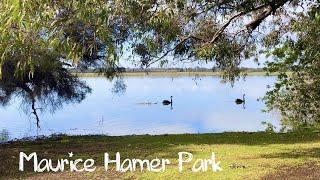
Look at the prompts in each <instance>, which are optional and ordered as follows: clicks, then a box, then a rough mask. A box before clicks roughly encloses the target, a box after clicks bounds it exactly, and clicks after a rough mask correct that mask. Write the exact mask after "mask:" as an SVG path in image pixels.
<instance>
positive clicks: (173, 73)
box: [73, 71, 274, 77]
mask: <svg viewBox="0 0 320 180" xmlns="http://www.w3.org/2000/svg"><path fill="white" fill-rule="evenodd" d="M73 74H75V75H77V76H79V77H99V76H103V74H99V73H73ZM244 74H246V75H248V76H265V75H266V72H263V71H259V72H246V73H244ZM122 75H123V76H125V77H126V76H128V77H130V76H132V77H136V76H137V77H139V76H151V77H152V76H155V77H157V76H161V77H179V76H202V77H203V76H220V75H221V72H210V71H205V72H196V71H195V72H178V71H167V72H124V73H122ZM273 75H274V74H273Z"/></svg>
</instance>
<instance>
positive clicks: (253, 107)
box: [0, 76, 279, 138]
mask: <svg viewBox="0 0 320 180" xmlns="http://www.w3.org/2000/svg"><path fill="white" fill-rule="evenodd" d="M82 80H83V81H85V82H86V83H87V84H88V85H89V86H90V87H92V93H91V94H90V95H88V97H87V98H86V99H84V100H83V101H82V102H81V103H79V104H66V105H65V106H64V108H62V109H59V110H57V111H56V112H55V113H54V114H50V113H47V112H42V113H41V117H42V119H43V120H42V121H41V129H40V131H39V134H40V135H49V134H52V133H66V134H73V135H79V134H107V135H128V134H166V133H169V134H173V133H206V132H223V131H260V130H264V129H265V127H264V126H263V125H262V122H263V121H267V122H271V123H272V124H274V125H275V126H276V127H279V121H278V117H277V116H276V115H273V114H267V113H263V112H262V111H261V110H262V109H263V108H264V104H263V102H258V101H257V99H258V98H259V97H262V96H263V95H264V93H265V91H266V86H267V85H268V84H273V82H274V80H275V78H273V77H259V76H257V77H248V78H247V80H246V81H240V82H237V83H236V84H234V87H233V88H232V87H231V86H230V85H227V84H221V83H220V79H219V78H218V77H201V80H199V79H198V80H197V83H195V82H194V80H193V79H192V77H177V78H174V81H172V77H125V78H123V79H121V80H120V81H121V82H120V83H117V80H116V79H115V80H113V81H112V82H110V81H108V80H107V79H105V78H100V77H99V78H84V79H82ZM115 84H119V86H118V85H117V87H124V86H123V85H120V84H125V85H126V86H125V91H120V92H125V93H122V95H120V96H119V95H116V94H114V92H112V91H110V90H111V89H112V88H113V87H114V85H115ZM120 89H122V88H120ZM244 93H245V94H246V104H245V107H246V109H243V107H242V106H241V105H237V104H236V103H235V99H236V98H239V97H242V95H243V94H244ZM170 96H173V109H172V110H171V109H170V108H169V107H168V106H163V105H162V101H163V100H165V99H167V100H168V98H169V97H170ZM17 104H18V103H17V102H13V103H12V104H11V105H10V106H7V107H6V108H4V109H3V108H0V114H1V121H0V128H6V129H7V130H8V131H9V132H10V134H11V136H10V138H16V137H18V138H21V137H24V136H26V135H29V136H31V135H35V133H36V131H35V128H34V126H30V125H29V121H28V120H26V119H27V118H26V116H25V115H24V114H23V113H21V114H19V106H18V105H17ZM26 126H27V127H28V128H26Z"/></svg>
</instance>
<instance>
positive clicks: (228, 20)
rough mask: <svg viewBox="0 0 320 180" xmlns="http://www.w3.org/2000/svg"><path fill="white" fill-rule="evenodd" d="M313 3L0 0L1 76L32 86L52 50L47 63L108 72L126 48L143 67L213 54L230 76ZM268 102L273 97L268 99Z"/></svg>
mask: <svg viewBox="0 0 320 180" xmlns="http://www.w3.org/2000/svg"><path fill="white" fill-rule="evenodd" d="M318 4H319V1H316V0H313V1H312V0H301V1H299V0H277V1H276V0H239V1H230V0H219V1H218V0H217V1H213V0H108V1H107V0H71V1H63V0H2V1H1V2H0V55H1V57H0V67H1V68H0V70H1V71H0V77H4V74H6V73H8V74H10V75H12V76H14V77H15V78H17V79H19V80H22V82H23V83H28V84H29V85H30V86H31V85H32V86H34V82H35V81H34V80H35V78H36V75H37V74H41V73H40V71H41V70H42V69H43V68H44V66H45V64H44V63H41V62H42V61H44V59H43V58H46V56H50V57H52V58H49V59H50V63H49V64H54V65H55V66H56V67H57V68H54V71H55V70H59V69H60V70H61V69H65V70H66V71H68V68H66V66H67V65H70V66H74V67H80V68H88V67H92V68H97V69H100V70H103V72H105V73H106V74H107V75H113V74H114V73H116V72H117V71H118V70H119V69H120V68H117V64H118V62H119V58H120V57H122V56H123V55H124V53H127V52H131V53H132V54H131V56H132V59H134V60H135V61H136V62H137V64H138V65H140V66H142V67H150V66H152V65H160V66H161V65H164V64H167V63H168V62H169V61H171V60H173V61H199V62H214V63H215V64H216V66H217V68H219V69H220V70H222V71H223V72H224V74H223V76H222V77H223V78H224V79H225V80H229V81H231V82H233V81H234V80H235V79H236V78H237V77H238V76H239V73H240V69H239V65H240V63H241V62H242V61H243V60H246V59H254V60H257V57H258V56H259V54H260V52H265V50H266V49H268V48H277V46H276V44H277V43H276V42H284V41H280V39H281V37H280V36H279V34H283V33H280V32H285V31H291V32H292V33H295V32H297V30H296V29H294V28H293V29H290V28H287V27H291V26H292V25H293V23H291V22H292V20H294V19H296V20H297V21H299V22H301V21H304V20H305V19H303V18H300V19H299V18H298V19H297V18H295V17H296V16H300V14H298V13H300V12H301V13H302V14H305V13H307V12H309V11H312V9H314V8H312V7H313V6H314V5H315V6H316V5H318ZM317 28H318V26H315V29H314V30H317ZM307 36H308V37H310V38H315V39H317V36H309V35H307ZM270 37H271V39H272V37H273V39H272V41H270ZM268 43H271V44H268ZM272 44H274V45H275V46H272ZM286 44H287V43H286ZM125 55H127V54H125ZM274 55H276V54H274ZM275 57H277V55H276V56H275ZM51 61H52V62H51ZM8 62H10V63H9V64H11V65H10V68H8V67H7V66H6V64H8ZM269 67H270V68H271V69H272V67H273V66H272V65H270V66H269ZM44 69H45V68H44ZM273 69H275V70H276V68H273ZM278 70H279V69H278ZM278 70H276V71H278ZM288 70H290V68H289V69H288ZM54 71H52V73H53V74H54V73H55V72H54ZM68 77H70V78H71V77H72V75H70V74H68ZM3 79H4V78H2V81H4V80H3ZM291 80H292V79H288V81H291ZM41 82H42V84H47V83H49V82H47V81H43V80H42V81H41ZM2 84H5V83H2ZM2 89H3V88H2ZM0 93H1V91H0ZM268 97H271V96H268ZM3 99H4V98H3ZM310 101H311V100H310ZM268 104H269V105H272V104H273V105H277V103H276V101H274V100H270V101H268ZM283 107H284V108H285V106H283ZM306 107H308V106H306ZM278 108H280V106H278ZM280 110H281V111H283V110H289V109H281V108H280ZM288 112H289V111H288ZM308 113H311V111H309V112H308ZM308 113H307V114H308Z"/></svg>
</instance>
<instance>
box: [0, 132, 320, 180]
mask: <svg viewBox="0 0 320 180" xmlns="http://www.w3.org/2000/svg"><path fill="white" fill-rule="evenodd" d="M21 151H22V152H25V153H27V154H28V153H31V152H37V154H38V157H39V158H46V159H53V160H56V159H58V158H68V152H73V153H74V154H75V156H74V158H82V159H87V158H93V159H94V160H95V165H96V166H98V167H99V168H98V169H97V170H96V171H95V172H94V173H70V172H64V173H41V174H40V173H38V174H35V173H33V172H32V171H31V166H32V163H28V167H27V170H26V171H25V172H23V173H22V172H19V171H18V163H19V152H21ZM182 151H186V152H190V153H192V154H193V155H194V159H197V158H209V157H210V155H211V153H212V152H215V154H216V158H217V160H218V161H221V166H222V168H223V171H221V172H212V171H207V172H199V173H194V172H191V166H192V163H190V164H187V165H186V166H185V170H184V171H183V172H182V173H179V171H178V165H177V164H178V161H177V159H178V152H182ZM105 152H108V153H109V154H110V155H111V158H115V153H116V152H120V153H121V159H122V160H123V159H124V158H130V159H132V158H139V159H154V158H166V159H170V161H171V165H169V166H168V167H167V169H166V171H165V172H161V173H153V172H142V173H141V172H134V173H119V172H115V171H110V172H108V173H107V172H105V171H104V169H103V155H104V153H105ZM0 156H1V164H0V179H2V178H8V177H11V178H20V177H22V178H27V177H30V178H33V177H39V176H41V177H42V178H43V177H45V178H46V179H50V178H51V179H53V178H62V179H65V178H87V179H88V178H90V179H93V178H105V177H111V178H138V179H155V178H158V179H159V178H160V179H190V178H194V179H213V178H214V179H259V178H262V177H264V176H266V175H268V174H270V173H274V172H276V171H277V170H279V168H281V167H288V166H290V167H291V166H295V167H297V166H302V165H304V164H306V163H314V162H316V163H317V162H320V134H319V133H315V132H295V133H271V134H270V133H265V132H259V133H220V134H183V135H159V136H150V135H142V136H122V137H109V136H58V137H53V138H48V139H43V140H37V141H27V142H22V141H21V142H20V141H17V142H12V143H9V144H6V145H0Z"/></svg>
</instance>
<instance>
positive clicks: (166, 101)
mask: <svg viewBox="0 0 320 180" xmlns="http://www.w3.org/2000/svg"><path fill="white" fill-rule="evenodd" d="M170 98H171V101H169V100H163V101H162V104H163V105H165V106H166V105H169V104H172V96H171V97H170Z"/></svg>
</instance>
